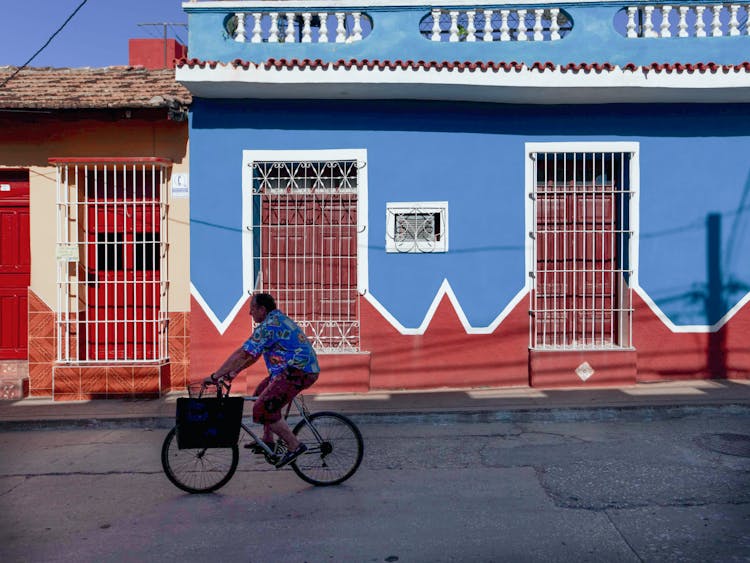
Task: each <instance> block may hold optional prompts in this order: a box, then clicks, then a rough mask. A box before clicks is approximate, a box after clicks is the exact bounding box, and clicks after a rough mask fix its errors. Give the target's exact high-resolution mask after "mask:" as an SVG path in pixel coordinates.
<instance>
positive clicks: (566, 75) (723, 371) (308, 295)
mask: <svg viewBox="0 0 750 563" xmlns="http://www.w3.org/2000/svg"><path fill="white" fill-rule="evenodd" d="M183 6H184V8H185V10H186V11H187V12H188V14H189V18H190V19H189V29H190V40H189V50H188V52H189V54H190V57H191V58H190V59H189V60H184V61H182V62H181V63H180V65H179V66H178V69H177V79H178V80H179V81H180V82H182V83H183V84H184V85H185V86H186V87H187V88H188V89H189V90H190V91H191V93H192V94H193V99H194V103H193V106H192V111H191V116H190V155H191V156H190V163H191V165H190V166H191V171H190V197H191V202H190V203H191V223H190V233H191V241H190V242H191V283H192V291H193V298H194V301H193V312H192V323H193V334H194V338H193V348H192V349H193V352H192V358H191V362H192V365H193V369H203V367H204V366H205V368H206V369H209V368H210V366H211V365H213V364H215V363H217V362H218V361H219V358H217V357H216V356H217V355H221V354H222V353H223V351H226V350H229V349H230V348H232V347H233V346H236V344H237V341H236V338H237V335H238V334H240V333H241V332H242V331H243V330H246V328H247V319H246V315H245V314H244V313H242V314H238V313H239V312H240V311H241V310H242V307H243V306H244V304H245V303H246V301H247V298H248V296H249V293H250V292H252V291H258V290H265V291H270V292H272V293H274V294H275V295H276V296H277V298H278V300H279V304H280V306H281V307H282V308H283V309H284V310H286V311H287V312H288V313H290V314H291V315H292V316H293V317H295V318H296V319H297V320H298V322H300V323H301V324H302V325H303V326H304V327H305V329H306V330H307V331H308V334H309V335H310V336H311V338H313V340H314V342H315V344H316V347H317V348H318V350H319V351H320V352H321V356H322V363H323V368H324V370H326V371H328V373H329V374H330V375H329V378H328V380H327V383H326V384H327V385H330V388H331V389H342V390H343V389H371V388H412V387H440V386H455V387H461V386H476V385H537V386H556V385H597V384H601V385H606V384H615V383H617V384H622V383H627V382H635V381H639V380H640V381H645V380H660V379H674V378H708V377H738V378H746V377H747V376H748V374H749V373H750V351H749V350H748V345H747V344H746V342H744V339H743V337H742V335H743V334H747V329H748V328H750V312H749V311H750V306H748V304H747V303H748V300H750V260H749V259H748V258H747V256H748V251H750V229H748V224H750V219H749V218H748V215H750V164H748V160H747V157H746V155H747V152H748V148H750V119H748V118H750V103H748V102H750V63H748V62H747V60H746V55H745V53H747V48H748V46H749V45H750V35H748V26H747V19H748V13H747V7H746V6H744V5H731V4H713V3H700V4H699V3H695V2H684V3H682V4H681V5H675V4H672V5H669V6H667V5H660V4H649V3H645V2H630V3H619V2H598V1H591V2H576V3H563V2H547V3H544V4H540V3H533V2H517V3H514V4H507V5H504V4H477V3H468V2H458V3H452V4H449V3H447V2H436V3H433V4H424V3H421V2H413V1H405V2H400V3H393V2H383V3H380V2H369V3H366V2H356V1H349V2H341V1H328V2H326V1H323V0H321V1H298V2H295V1H288V2H274V3H273V5H272V6H269V3H267V2H261V1H255V2H253V1H239V2H213V1H196V2H186V3H184V4H183ZM654 61H656V62H654ZM195 335H200V338H199V339H198V340H199V342H196V340H197V339H196V338H195ZM251 377H252V376H251Z"/></svg>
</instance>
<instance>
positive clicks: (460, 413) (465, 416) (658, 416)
mask: <svg viewBox="0 0 750 563" xmlns="http://www.w3.org/2000/svg"><path fill="white" fill-rule="evenodd" d="M324 410H335V409H320V411H324ZM339 412H340V413H341V414H344V415H345V416H348V417H349V418H351V419H352V420H354V421H355V422H357V423H359V424H404V423H412V424H425V423H432V424H450V423H470V424H482V423H494V422H507V423H529V422H552V423H565V422H591V421H601V422H648V421H652V420H668V419H678V418H686V417H690V416H699V415H707V414H708V415H714V416H750V404H747V403H744V402H740V403H725V404H713V405H695V404H694V405H689V404H686V405H649V406H644V405H622V406H611V405H608V406H601V407H592V406H585V407H552V408H550V407H529V408H515V409H483V410H467V409H465V410H460V409H458V410H452V411H438V410H422V411H400V412H347V409H342V410H339ZM174 422H175V419H174V416H172V415H170V416H132V417H122V416H112V417H106V416H105V417H88V418H58V419H41V420H40V419H36V420H1V421H0V432H14V431H33V430H98V429H116V428H134V429H138V428H143V429H148V428H151V429H155V428H159V429H169V428H172V426H173V425H174Z"/></svg>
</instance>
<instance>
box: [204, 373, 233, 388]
mask: <svg viewBox="0 0 750 563" xmlns="http://www.w3.org/2000/svg"><path fill="white" fill-rule="evenodd" d="M235 377H237V372H234V371H230V372H229V373H226V374H224V375H216V374H215V373H212V374H211V375H209V376H208V377H207V378H206V379H204V380H203V384H204V385H218V384H219V383H224V384H226V385H228V384H229V383H231V382H232V380H233V379H234V378H235Z"/></svg>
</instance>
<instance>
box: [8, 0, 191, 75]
mask: <svg viewBox="0 0 750 563" xmlns="http://www.w3.org/2000/svg"><path fill="white" fill-rule="evenodd" d="M82 1H83V0H0V7H1V8H2V16H1V17H0V66H6V65H12V66H20V65H22V64H23V63H25V62H26V61H27V60H28V59H29V58H30V57H31V56H32V55H33V54H34V53H35V52H36V51H37V50H38V49H39V48H40V47H41V46H42V45H44V43H45V42H46V41H47V39H49V37H50V36H51V35H52V34H53V33H55V31H56V30H57V28H58V27H60V25H62V23H63V22H64V21H65V20H66V19H67V17H68V16H69V15H70V14H72V13H73V11H75V9H76V8H77V7H78V6H79V5H80V4H81V2H82ZM161 22H169V23H174V22H177V23H184V24H185V23H187V14H185V12H183V11H182V0H88V2H86V4H85V5H84V6H83V8H81V9H80V11H79V12H78V13H77V14H76V15H75V16H74V17H73V19H72V20H70V22H68V24H67V25H66V26H65V28H64V29H63V30H62V31H61V32H60V33H59V34H58V35H57V36H56V37H55V38H54V39H53V40H52V42H51V43H50V44H49V45H48V46H47V47H46V49H44V51H42V52H41V53H40V54H39V55H38V56H37V57H36V58H35V59H34V60H33V61H32V62H31V63H29V66H53V67H68V66H71V67H75V66H93V67H96V66H111V65H126V64H128V39H130V38H136V37H162V36H163V28H162V27H161V26H159V27H153V26H149V27H139V26H138V24H139V23H161ZM168 36H169V37H172V38H178V39H181V40H182V42H187V28H185V27H182V26H171V27H169V28H168ZM177 36H179V37H177Z"/></svg>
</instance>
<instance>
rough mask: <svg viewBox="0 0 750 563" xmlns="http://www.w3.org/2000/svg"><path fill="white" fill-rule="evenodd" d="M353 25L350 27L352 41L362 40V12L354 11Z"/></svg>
mask: <svg viewBox="0 0 750 563" xmlns="http://www.w3.org/2000/svg"><path fill="white" fill-rule="evenodd" d="M352 19H354V27H353V28H352V41H362V12H354V13H353V14H352Z"/></svg>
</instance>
